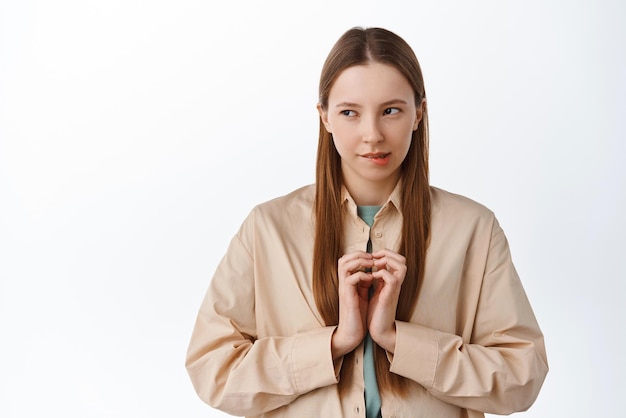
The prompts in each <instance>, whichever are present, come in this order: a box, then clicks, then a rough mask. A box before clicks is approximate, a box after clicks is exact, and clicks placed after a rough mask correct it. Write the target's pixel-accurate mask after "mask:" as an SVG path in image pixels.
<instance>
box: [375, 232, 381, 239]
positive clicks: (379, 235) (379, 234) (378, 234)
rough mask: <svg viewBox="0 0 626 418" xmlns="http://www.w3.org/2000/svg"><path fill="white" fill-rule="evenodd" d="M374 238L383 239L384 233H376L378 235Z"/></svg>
mask: <svg viewBox="0 0 626 418" xmlns="http://www.w3.org/2000/svg"><path fill="white" fill-rule="evenodd" d="M374 236H375V237H376V238H380V237H382V236H383V233H382V232H376V233H375V234H374Z"/></svg>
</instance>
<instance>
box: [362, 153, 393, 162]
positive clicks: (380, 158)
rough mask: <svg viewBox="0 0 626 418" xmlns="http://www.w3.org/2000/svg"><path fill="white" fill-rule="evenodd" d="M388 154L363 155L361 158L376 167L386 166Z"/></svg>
mask: <svg viewBox="0 0 626 418" xmlns="http://www.w3.org/2000/svg"><path fill="white" fill-rule="evenodd" d="M390 155H391V153H390V152H373V153H369V154H363V155H361V157H363V158H366V159H367V160H368V161H371V162H372V163H374V164H376V165H386V164H387V163H388V162H389V156H390Z"/></svg>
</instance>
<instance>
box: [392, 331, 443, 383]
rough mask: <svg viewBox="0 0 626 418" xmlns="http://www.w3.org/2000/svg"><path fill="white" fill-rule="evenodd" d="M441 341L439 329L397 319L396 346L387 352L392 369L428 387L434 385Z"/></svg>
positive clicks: (393, 371)
mask: <svg viewBox="0 0 626 418" xmlns="http://www.w3.org/2000/svg"><path fill="white" fill-rule="evenodd" d="M438 352H439V343H438V339H437V331H435V330H434V329H431V328H426V327H423V326H421V325H417V324H412V323H408V322H402V321H396V348H395V352H394V353H393V354H391V353H387V358H388V359H389V361H390V362H391V367H390V369H389V370H390V371H391V372H392V373H395V374H398V375H400V376H404V377H406V378H408V379H411V380H414V381H416V382H417V383H419V384H420V385H422V386H424V387H425V388H426V389H430V388H431V387H432V386H433V383H434V379H435V372H436V370H437V357H438Z"/></svg>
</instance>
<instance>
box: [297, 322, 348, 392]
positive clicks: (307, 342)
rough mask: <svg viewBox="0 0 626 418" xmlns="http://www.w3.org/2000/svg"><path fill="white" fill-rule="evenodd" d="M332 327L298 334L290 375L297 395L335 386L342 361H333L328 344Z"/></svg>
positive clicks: (333, 329)
mask: <svg viewBox="0 0 626 418" xmlns="http://www.w3.org/2000/svg"><path fill="white" fill-rule="evenodd" d="M335 328H336V327H334V326H332V327H323V328H318V329H314V330H311V331H307V332H303V333H300V334H298V335H297V336H296V339H295V341H294V344H293V348H292V350H293V351H292V354H291V355H292V359H293V362H292V365H293V368H292V374H293V379H294V384H295V387H296V390H297V391H298V393H306V392H309V391H311V390H313V389H317V388H320V387H324V386H329V385H333V384H336V383H337V382H338V375H339V370H340V369H341V365H342V361H341V360H337V361H333V358H332V354H331V348H330V342H331V338H332V335H333V332H334V331H335Z"/></svg>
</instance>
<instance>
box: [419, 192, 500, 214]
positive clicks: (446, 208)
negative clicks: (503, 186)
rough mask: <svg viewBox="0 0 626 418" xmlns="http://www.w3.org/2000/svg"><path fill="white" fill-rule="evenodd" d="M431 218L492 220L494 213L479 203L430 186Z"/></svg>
mask: <svg viewBox="0 0 626 418" xmlns="http://www.w3.org/2000/svg"><path fill="white" fill-rule="evenodd" d="M430 196H431V205H432V206H431V211H432V214H433V216H435V215H439V216H445V217H449V216H454V217H462V218H466V217H470V218H477V217H478V218H486V219H492V218H494V213H493V212H492V211H491V210H490V209H489V208H487V207H486V206H484V205H483V204H481V203H478V202H476V201H475V200H472V199H470V198H468V197H465V196H462V195H459V194H455V193H451V192H448V191H446V190H443V189H440V188H438V187H434V186H430Z"/></svg>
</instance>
